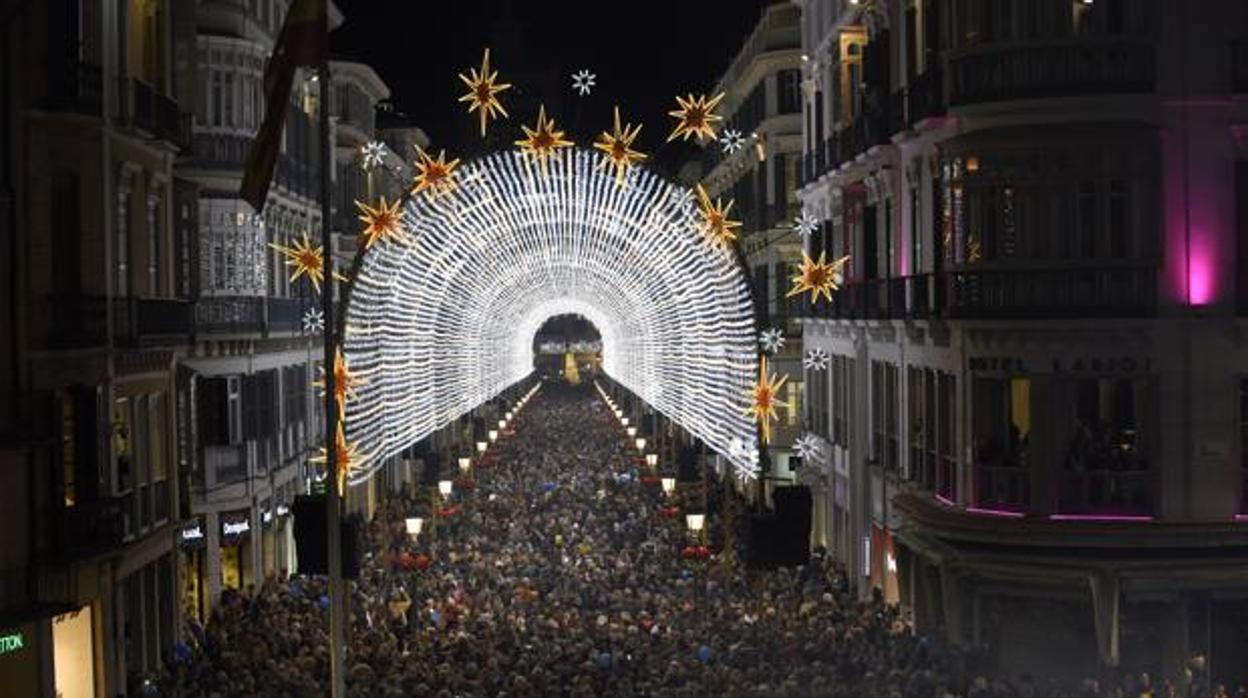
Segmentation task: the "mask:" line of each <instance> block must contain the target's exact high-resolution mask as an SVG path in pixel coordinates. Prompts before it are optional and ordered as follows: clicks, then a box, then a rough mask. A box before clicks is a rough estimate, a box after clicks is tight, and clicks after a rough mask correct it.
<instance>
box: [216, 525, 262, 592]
mask: <svg viewBox="0 0 1248 698" xmlns="http://www.w3.org/2000/svg"><path fill="white" fill-rule="evenodd" d="M220 520H221V539H220V540H221V587H222V588H223V589H234V590H236V591H241V590H243V589H246V588H247V585H248V584H254V583H255V582H256V581H257V580H256V579H255V570H254V569H250V568H251V515H250V513H249V512H247V511H245V510H244V511H232V512H222V513H221V515H220Z"/></svg>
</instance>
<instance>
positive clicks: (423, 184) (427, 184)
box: [412, 146, 459, 198]
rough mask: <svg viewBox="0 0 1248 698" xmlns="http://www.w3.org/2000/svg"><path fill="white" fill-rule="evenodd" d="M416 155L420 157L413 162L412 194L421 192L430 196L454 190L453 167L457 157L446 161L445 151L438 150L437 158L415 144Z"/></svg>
mask: <svg viewBox="0 0 1248 698" xmlns="http://www.w3.org/2000/svg"><path fill="white" fill-rule="evenodd" d="M416 155H417V156H418V157H419V158H420V160H419V161H417V162H416V163H415V165H416V178H415V179H414V180H412V196H415V195H417V194H419V193H421V192H424V193H425V196H426V197H429V198H432V197H434V196H437V195H439V194H449V193H451V192H452V191H454V190H455V168H456V167H457V166H458V165H459V158H456V159H454V160H451V161H450V162H447V161H446V151H445V150H442V151H439V152H438V157H437V159H434V158H432V157H429V153H426V152H425V151H424V150H422V149H421V147H420V146H416Z"/></svg>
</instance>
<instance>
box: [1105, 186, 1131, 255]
mask: <svg viewBox="0 0 1248 698" xmlns="http://www.w3.org/2000/svg"><path fill="white" fill-rule="evenodd" d="M1108 209H1109V210H1108V215H1109V236H1108V240H1107V242H1108V243H1109V249H1108V250H1106V252H1107V254H1108V255H1109V256H1110V257H1111V258H1113V259H1123V258H1125V257H1126V256H1127V216H1128V213H1127V212H1128V211H1129V209H1128V207H1127V183H1126V181H1124V180H1121V179H1111V180H1110V181H1109V207H1108Z"/></svg>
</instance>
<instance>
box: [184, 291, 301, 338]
mask: <svg viewBox="0 0 1248 698" xmlns="http://www.w3.org/2000/svg"><path fill="white" fill-rule="evenodd" d="M314 306H315V307H318V308H319V307H320V301H319V300H316V299H311V298H265V297H261V296H205V297H203V298H200V299H199V301H198V302H196V303H195V332H196V333H198V334H261V333H263V334H270V333H274V332H299V331H301V330H302V329H303V314H304V313H305V312H306V311H307V310H308V309H310V308H312V307H314Z"/></svg>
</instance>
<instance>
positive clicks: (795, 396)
mask: <svg viewBox="0 0 1248 698" xmlns="http://www.w3.org/2000/svg"><path fill="white" fill-rule="evenodd" d="M785 387H786V389H787V390H788V400H787V402H788V403H789V410H788V417H787V418H786V420H785V421H786V423H787V424H788V425H789V426H790V427H796V426H797V416H798V415H799V414H801V413H802V412H801V410H802V382H801V381H793V380H790V381H789V382H788V383H786V384H785Z"/></svg>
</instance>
